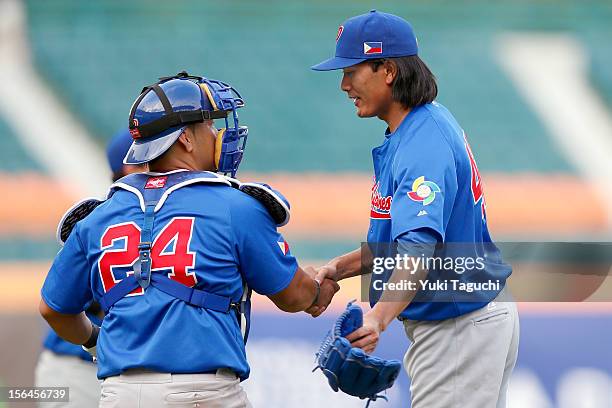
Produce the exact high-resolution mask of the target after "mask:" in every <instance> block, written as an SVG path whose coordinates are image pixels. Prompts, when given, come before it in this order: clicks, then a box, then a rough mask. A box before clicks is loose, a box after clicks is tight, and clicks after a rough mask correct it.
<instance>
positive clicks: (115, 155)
mask: <svg viewBox="0 0 612 408" xmlns="http://www.w3.org/2000/svg"><path fill="white" fill-rule="evenodd" d="M133 141H134V139H132V135H131V134H130V131H129V129H127V128H126V129H124V130H121V131H120V132H119V133H117V134H116V135H115V136H114V137H113V138H112V139H111V141H110V142H109V144H108V146H106V158H107V159H108V165H109V166H110V169H111V172H112V173H113V175H112V177H113V182H115V181H117V180H119V179H120V178H121V177H123V176H127V175H128V174H132V173H138V172H141V171H146V170H147V165H146V164H124V163H123V159H124V158H125V155H126V154H127V152H128V150H129V149H130V146H132V142H133Z"/></svg>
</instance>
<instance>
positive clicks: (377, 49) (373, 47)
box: [363, 42, 382, 55]
mask: <svg viewBox="0 0 612 408" xmlns="http://www.w3.org/2000/svg"><path fill="white" fill-rule="evenodd" d="M363 53H364V54H365V55H371V54H382V42H364V43H363Z"/></svg>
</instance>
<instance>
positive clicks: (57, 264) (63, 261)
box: [41, 225, 92, 314]
mask: <svg viewBox="0 0 612 408" xmlns="http://www.w3.org/2000/svg"><path fill="white" fill-rule="evenodd" d="M89 271H90V268H89V266H88V263H87V256H86V254H85V251H84V250H83V245H82V244H81V240H80V239H79V235H78V225H77V227H75V230H74V231H73V232H72V233H71V234H70V237H69V238H68V240H66V244H65V245H64V247H63V248H62V249H61V250H60V251H59V252H58V254H57V255H56V257H55V260H54V261H53V264H52V265H51V269H50V270H49V273H48V274H47V278H46V279H45V282H44V284H43V287H42V290H41V296H42V298H43V300H44V301H45V303H47V305H48V306H49V307H50V308H51V309H53V310H55V311H56V312H59V313H66V314H78V313H80V312H82V311H84V310H85V309H86V308H87V307H88V306H89V304H90V303H91V301H92V293H91V288H90V284H89Z"/></svg>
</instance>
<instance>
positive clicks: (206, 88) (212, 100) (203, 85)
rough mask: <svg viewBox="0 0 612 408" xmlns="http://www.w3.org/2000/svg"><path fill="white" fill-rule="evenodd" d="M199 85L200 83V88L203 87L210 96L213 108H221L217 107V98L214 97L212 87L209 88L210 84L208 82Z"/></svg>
mask: <svg viewBox="0 0 612 408" xmlns="http://www.w3.org/2000/svg"><path fill="white" fill-rule="evenodd" d="M199 85H200V88H202V90H203V91H204V93H205V94H206V96H207V97H208V100H209V101H210V104H211V105H212V107H213V109H214V110H219V108H218V107H217V104H216V103H215V98H213V96H212V92H210V89H209V88H208V85H207V84H199Z"/></svg>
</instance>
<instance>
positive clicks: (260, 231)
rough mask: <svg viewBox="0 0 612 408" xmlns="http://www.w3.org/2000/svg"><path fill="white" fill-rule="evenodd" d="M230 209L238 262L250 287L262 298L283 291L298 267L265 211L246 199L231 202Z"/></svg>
mask: <svg viewBox="0 0 612 408" xmlns="http://www.w3.org/2000/svg"><path fill="white" fill-rule="evenodd" d="M230 209H231V217H232V221H231V222H232V229H233V231H234V236H235V239H236V252H237V253H238V261H239V263H240V269H241V271H242V274H243V276H244V278H245V279H246V282H247V284H248V285H249V287H250V288H252V289H253V290H254V291H255V292H257V293H259V294H261V295H273V294H275V293H278V292H280V291H281V290H283V289H285V288H286V287H287V286H289V283H290V282H291V280H292V279H293V276H294V275H295V272H296V271H297V268H298V264H297V261H296V259H295V257H293V256H292V255H291V253H290V252H289V245H288V244H287V242H286V241H285V239H284V238H283V237H282V235H280V234H279V233H278V232H277V231H276V224H274V222H273V220H272V217H270V215H269V214H268V211H267V210H266V209H265V208H264V207H263V205H261V204H260V203H259V202H258V201H257V200H255V199H254V198H252V197H249V196H246V195H245V196H244V197H240V199H238V200H236V201H234V202H233V203H232V205H230Z"/></svg>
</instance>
